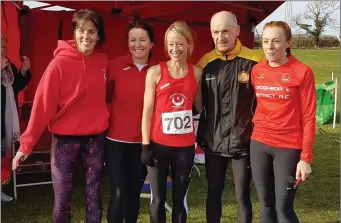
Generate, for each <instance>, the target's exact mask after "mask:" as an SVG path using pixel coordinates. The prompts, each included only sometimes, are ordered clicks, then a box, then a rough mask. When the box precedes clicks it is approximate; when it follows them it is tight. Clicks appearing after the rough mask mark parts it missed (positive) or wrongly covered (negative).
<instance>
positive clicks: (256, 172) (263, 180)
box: [251, 141, 301, 223]
mask: <svg viewBox="0 0 341 223" xmlns="http://www.w3.org/2000/svg"><path fill="white" fill-rule="evenodd" d="M300 155H301V150H299V149H279V148H275V147H271V146H267V145H265V144H263V143H260V142H256V141H251V169H252V176H253V181H254V183H255V185H256V189H257V193H258V199H259V203H260V222H261V223H277V222H278V223H298V222H299V220H298V218H297V215H296V213H295V211H294V200H295V195H296V190H295V189H294V188H293V185H294V181H295V175H296V167H297V163H298V162H299V161H300Z"/></svg>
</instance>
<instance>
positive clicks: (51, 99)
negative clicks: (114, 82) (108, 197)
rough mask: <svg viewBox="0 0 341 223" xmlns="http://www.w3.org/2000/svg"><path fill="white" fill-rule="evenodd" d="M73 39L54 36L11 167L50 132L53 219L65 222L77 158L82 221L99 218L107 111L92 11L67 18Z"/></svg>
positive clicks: (99, 36) (101, 36) (103, 64)
mask: <svg viewBox="0 0 341 223" xmlns="http://www.w3.org/2000/svg"><path fill="white" fill-rule="evenodd" d="M72 29H73V37H74V40H71V41H58V47H57V49H56V50H55V51H54V59H53V60H52V61H51V62H50V64H49V65H48V67H47V68H46V70H45V72H44V74H43V76H42V78H41V80H40V83H39V85H38V87H37V91H36V94H35V97H34V103H33V108H32V113H31V118H30V121H29V124H28V126H27V129H26V131H25V132H24V134H23V135H22V136H21V138H20V149H19V151H18V152H17V154H16V156H15V158H14V159H13V166H12V168H13V170H15V169H16V168H17V167H18V165H19V162H20V161H22V160H24V159H26V157H27V156H28V155H29V154H30V153H31V151H32V149H33V147H34V145H35V144H36V142H37V140H38V139H39V137H40V136H41V134H42V132H43V131H44V129H45V128H46V126H48V127H49V130H50V132H51V133H52V134H53V136H52V148H51V173H52V183H53V189H54V199H55V200H54V207H53V222H54V223H57V222H70V219H71V215H70V203H71V193H72V174H73V171H74V169H75V165H74V164H75V162H76V160H77V159H78V158H81V159H82V163H83V165H84V169H85V174H86V186H85V200H86V222H94V223H95V222H96V223H97V222H98V223H100V222H101V219H102V209H103V208H102V202H101V198H100V187H99V185H100V180H101V177H100V176H101V170H102V167H103V163H104V143H105V133H104V132H105V130H106V129H107V128H108V125H109V121H108V120H109V112H108V110H107V105H106V101H105V95H106V69H107V65H108V59H107V57H106V56H105V55H103V54H101V53H98V52H96V51H95V46H96V45H97V44H102V43H103V42H104V40H105V33H104V25H103V21H102V18H101V17H100V16H99V15H98V14H97V13H95V12H94V11H91V10H87V9H84V10H79V11H77V12H76V13H75V14H74V16H73V20H72Z"/></svg>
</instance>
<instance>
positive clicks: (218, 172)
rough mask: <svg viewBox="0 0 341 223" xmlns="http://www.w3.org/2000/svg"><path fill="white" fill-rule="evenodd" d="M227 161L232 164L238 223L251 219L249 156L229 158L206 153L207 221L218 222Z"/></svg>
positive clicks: (209, 222) (246, 222)
mask: <svg viewBox="0 0 341 223" xmlns="http://www.w3.org/2000/svg"><path fill="white" fill-rule="evenodd" d="M229 162H231V165H232V171H233V180H234V187H235V195H236V200H237V202H238V214H237V215H238V223H249V222H251V221H252V203H251V198H250V182H251V168H250V157H249V156H243V157H239V158H229V157H223V156H217V155H207V154H206V155H205V167H206V177H207V181H208V194H207V201H206V219H207V222H208V223H220V219H221V213H222V204H221V197H222V194H223V191H224V186H225V179H226V178H225V176H226V170H227V165H228V163H229Z"/></svg>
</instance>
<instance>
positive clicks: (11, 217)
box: [1, 50, 340, 223]
mask: <svg viewBox="0 0 341 223" xmlns="http://www.w3.org/2000/svg"><path fill="white" fill-rule="evenodd" d="M293 54H294V55H296V57H297V58H298V59H299V60H301V61H303V62H305V63H306V64H308V65H309V66H311V68H312V69H313V71H314V73H315V79H316V83H323V82H325V81H327V80H330V79H331V72H334V75H335V76H337V77H339V76H340V51H339V50H329V51H328V50H320V51H317V50H301V51H295V50H294V51H293ZM338 98H340V97H338ZM338 105H340V102H338ZM339 118H340V109H339V106H338V112H337V123H338V124H337V128H336V129H332V125H331V124H327V125H323V126H321V128H322V129H323V130H325V131H326V132H327V134H320V133H319V132H318V131H317V134H316V142H315V146H314V161H313V164H312V169H313V173H312V175H311V177H310V178H309V181H308V182H307V183H303V184H301V186H300V189H299V190H298V194H297V199H296V203H295V207H296V211H297V214H298V216H299V218H300V220H301V222H303V223H308V222H311V223H332V222H339V221H340V213H339V210H340V206H339V204H340V184H339V183H340V159H339V158H340V145H339V144H338V143H337V142H334V141H333V140H332V137H334V138H337V139H339V138H340V130H339V126H340V125H339ZM200 169H201V174H202V175H201V176H200V177H199V176H198V175H197V174H194V176H193V180H192V182H191V185H190V189H189V195H188V206H189V216H188V222H198V223H199V222H200V223H201V222H206V220H205V200H206V190H207V183H206V180H205V176H204V168H203V167H200ZM80 179H82V173H79V174H78V175H77V176H76V179H75V180H74V189H73V199H72V222H77V223H78V222H84V211H85V210H84V209H85V208H84V207H85V206H84V202H83V200H84V199H83V189H82V188H83V183H82V181H81V180H80ZM30 180H31V179H30ZM8 189H10V188H7V189H6V191H9V193H11V192H10V190H8ZM233 191H234V189H233V185H232V177H231V170H230V169H229V171H228V173H227V179H226V186H225V192H224V194H223V200H222V203H223V219H222V220H221V222H224V223H228V222H237V220H236V210H237V205H236V201H235V198H234V193H233ZM18 192H19V200H17V201H15V202H11V203H8V204H2V207H1V218H2V222H4V223H10V222H13V223H14V222H15V223H31V222H32V223H47V222H51V212H52V204H53V191H52V186H51V185H46V186H36V187H26V188H25V187H24V188H19V190H18ZM102 197H103V205H104V209H106V208H107V204H108V200H109V188H108V182H107V177H106V175H105V173H104V174H103V184H102ZM168 201H169V204H170V205H171V191H169V192H168ZM252 201H253V207H254V222H258V221H259V216H258V215H259V206H258V201H257V195H256V191H255V189H254V186H253V185H252ZM148 204H149V200H148V199H142V200H141V209H140V216H139V220H138V222H141V223H147V222H149V214H148ZM105 217H106V211H105V212H104V214H103V222H106V221H105V220H104V219H105ZM167 218H168V222H170V215H169V213H167Z"/></svg>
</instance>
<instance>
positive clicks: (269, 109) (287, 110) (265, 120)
mask: <svg viewBox="0 0 341 223" xmlns="http://www.w3.org/2000/svg"><path fill="white" fill-rule="evenodd" d="M251 81H252V85H253V87H254V89H255V95H256V97H257V108H256V112H255V115H254V118H253V123H254V129H253V133H252V137H251V139H252V140H255V141H258V142H261V143H264V144H266V145H269V146H273V147H276V148H293V149H302V153H301V160H303V161H306V162H311V161H312V147H313V144H314V139H315V114H316V91H315V81H314V73H313V71H312V70H311V69H310V68H309V67H308V66H307V65H305V64H303V63H302V62H300V61H298V60H297V59H296V58H295V57H293V56H289V60H288V62H287V63H285V64H283V65H281V66H278V67H270V66H269V65H268V63H267V61H266V60H265V61H262V62H260V63H258V64H256V65H255V66H254V67H253V69H252V71H251Z"/></svg>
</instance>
